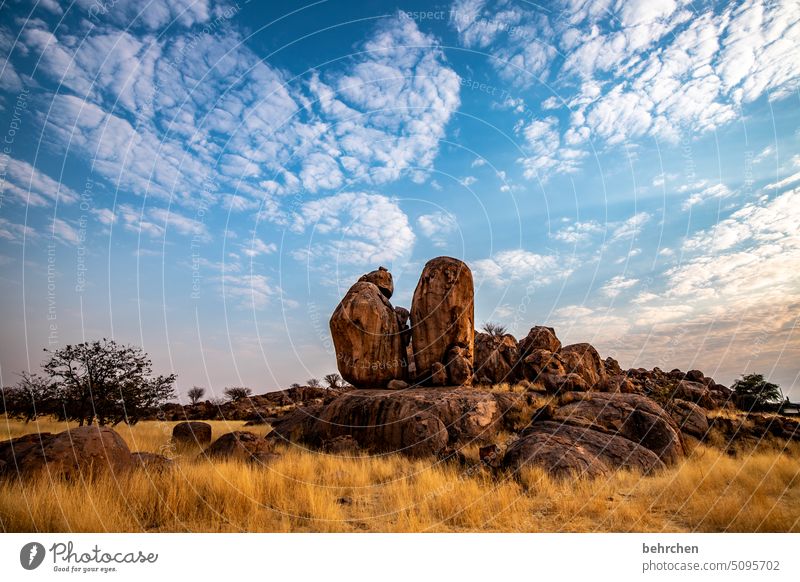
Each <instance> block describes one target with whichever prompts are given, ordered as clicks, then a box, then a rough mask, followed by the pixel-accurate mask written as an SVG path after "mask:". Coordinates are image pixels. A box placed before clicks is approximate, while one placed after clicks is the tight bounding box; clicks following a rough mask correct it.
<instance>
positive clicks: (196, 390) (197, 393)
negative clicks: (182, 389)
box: [186, 386, 206, 404]
mask: <svg viewBox="0 0 800 582" xmlns="http://www.w3.org/2000/svg"><path fill="white" fill-rule="evenodd" d="M205 393H206V389H205V388H201V387H200V386H192V388H191V389H189V392H187V393H186V394H187V396H189V402H191V403H192V404H197V403H198V402H200V399H201V398H202V397H203V396H205Z"/></svg>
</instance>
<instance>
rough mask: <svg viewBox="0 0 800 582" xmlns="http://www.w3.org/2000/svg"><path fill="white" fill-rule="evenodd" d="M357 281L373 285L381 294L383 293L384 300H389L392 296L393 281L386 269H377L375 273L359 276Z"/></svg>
mask: <svg viewBox="0 0 800 582" xmlns="http://www.w3.org/2000/svg"><path fill="white" fill-rule="evenodd" d="M359 281H365V282H367V283H372V284H374V285H375V286H376V287H377V288H378V289H380V290H381V293H383V296H384V297H386V299H391V298H392V295H393V294H394V280H393V279H392V274H391V273H390V272H389V271H388V270H387V269H386V267H378V268H377V269H376V270H375V271H370V272H369V273H367V274H366V275H361V278H360V279H359Z"/></svg>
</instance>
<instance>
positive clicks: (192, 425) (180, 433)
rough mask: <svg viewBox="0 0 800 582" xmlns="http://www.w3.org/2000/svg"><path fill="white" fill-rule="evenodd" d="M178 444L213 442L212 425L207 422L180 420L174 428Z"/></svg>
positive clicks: (173, 439)
mask: <svg viewBox="0 0 800 582" xmlns="http://www.w3.org/2000/svg"><path fill="white" fill-rule="evenodd" d="M172 442H173V443H175V444H176V445H200V446H203V445H207V444H208V443H210V442H211V425H210V424H208V423H206V422H198V421H189V422H179V423H178V424H176V425H175V426H174V427H173V428H172Z"/></svg>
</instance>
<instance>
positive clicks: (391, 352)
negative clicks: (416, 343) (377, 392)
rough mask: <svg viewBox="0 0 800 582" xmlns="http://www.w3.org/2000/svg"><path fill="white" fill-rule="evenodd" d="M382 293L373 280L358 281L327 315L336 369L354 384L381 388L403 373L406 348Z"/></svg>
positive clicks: (396, 318)
mask: <svg viewBox="0 0 800 582" xmlns="http://www.w3.org/2000/svg"><path fill="white" fill-rule="evenodd" d="M380 272H381V273H383V272H384V271H380ZM385 272H386V273H388V271H385ZM373 273H375V271H373ZM370 275H372V273H369V274H367V275H365V277H369V276H370ZM389 277H391V275H389ZM386 293H387V291H386V289H383V290H382V289H381V288H379V287H378V286H377V285H375V284H374V283H370V282H368V281H359V282H358V283H356V284H355V285H353V286H352V287H351V288H350V290H349V291H348V292H347V294H346V295H345V296H344V298H343V299H342V301H341V302H340V303H339V305H338V306H337V307H336V310H335V311H334V312H333V315H332V316H331V320H330V328H331V336H332V337H333V345H334V347H335V349H336V364H337V366H338V368H339V373H340V374H341V375H342V378H344V379H345V380H346V381H347V382H349V383H351V384H352V385H353V386H355V387H357V388H381V387H383V386H386V384H388V383H389V382H390V381H391V380H394V379H401V380H402V379H405V377H406V373H407V362H406V348H405V345H404V343H403V336H402V335H401V329H400V326H399V325H398V317H397V313H396V312H395V309H394V307H392V304H391V303H389V299H388V298H387V296H386Z"/></svg>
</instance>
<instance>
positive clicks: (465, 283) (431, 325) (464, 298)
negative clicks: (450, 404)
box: [411, 257, 475, 385]
mask: <svg viewBox="0 0 800 582" xmlns="http://www.w3.org/2000/svg"><path fill="white" fill-rule="evenodd" d="M411 322H412V328H411V334H412V346H413V349H414V361H415V364H416V374H417V378H418V381H420V382H422V383H428V384H430V383H431V377H432V374H433V370H434V364H444V365H445V367H446V368H448V370H447V372H448V373H447V378H448V381H449V383H451V384H455V385H459V384H469V383H470V380H471V377H472V374H471V373H470V374H469V375H466V374H463V372H464V368H465V367H467V368H469V370H470V372H471V371H472V369H473V362H474V352H473V350H474V335H475V307H474V289H473V283H472V272H471V271H470V270H469V267H467V265H466V264H464V263H463V262H462V261H459V260H458V259H454V258H451V257H437V258H435V259H432V260H430V261H428V263H427V264H426V265H425V268H424V269H423V271H422V275H420V278H419V283H417V288H416V290H415V291H414V297H413V300H412V303H411ZM453 348H461V350H462V352H460V353H459V354H458V357H455V356H454V355H453V353H452V351H451V350H452V349H453ZM451 369H452V371H453V374H451V373H450V370H451ZM465 375H466V376H468V377H466V378H464V377H463V376H465Z"/></svg>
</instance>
